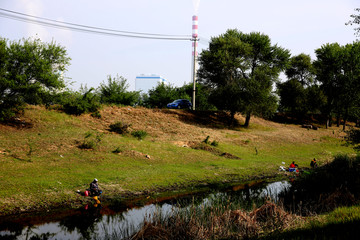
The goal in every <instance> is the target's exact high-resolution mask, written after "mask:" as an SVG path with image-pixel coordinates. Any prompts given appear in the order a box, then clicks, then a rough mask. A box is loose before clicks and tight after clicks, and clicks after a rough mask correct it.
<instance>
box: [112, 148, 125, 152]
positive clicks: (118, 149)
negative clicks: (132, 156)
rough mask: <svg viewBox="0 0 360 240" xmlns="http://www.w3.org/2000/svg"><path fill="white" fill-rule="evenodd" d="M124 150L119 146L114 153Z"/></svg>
mask: <svg viewBox="0 0 360 240" xmlns="http://www.w3.org/2000/svg"><path fill="white" fill-rule="evenodd" d="M121 152H123V150H122V149H121V148H120V147H117V148H116V149H115V150H114V151H112V153H121Z"/></svg>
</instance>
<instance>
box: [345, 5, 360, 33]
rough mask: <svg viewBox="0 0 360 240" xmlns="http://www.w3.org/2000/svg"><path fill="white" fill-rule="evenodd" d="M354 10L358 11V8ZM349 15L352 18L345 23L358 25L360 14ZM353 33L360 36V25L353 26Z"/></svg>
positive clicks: (359, 10)
mask: <svg viewBox="0 0 360 240" xmlns="http://www.w3.org/2000/svg"><path fill="white" fill-rule="evenodd" d="M355 11H357V12H360V8H355ZM350 17H351V18H352V20H350V21H348V22H347V23H345V24H346V25H350V26H352V25H354V24H356V25H360V14H358V15H356V14H351V15H350ZM354 30H355V35H356V36H358V37H360V26H359V27H355V28H354Z"/></svg>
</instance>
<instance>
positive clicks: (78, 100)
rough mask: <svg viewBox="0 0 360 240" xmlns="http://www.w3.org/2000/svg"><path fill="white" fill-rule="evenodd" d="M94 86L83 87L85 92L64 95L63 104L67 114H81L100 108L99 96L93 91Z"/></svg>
mask: <svg viewBox="0 0 360 240" xmlns="http://www.w3.org/2000/svg"><path fill="white" fill-rule="evenodd" d="M93 90H94V88H90V90H87V89H86V88H85V89H83V90H82V91H84V93H83V94H82V93H80V92H75V93H71V92H68V93H65V94H64V96H63V97H62V101H63V103H62V106H63V109H64V111H65V112H66V113H67V114H73V115H81V114H83V113H94V112H97V111H98V110H99V109H100V106H101V105H100V102H99V101H98V99H97V96H96V95H95V94H93V93H92V91H93Z"/></svg>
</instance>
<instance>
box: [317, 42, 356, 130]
mask: <svg viewBox="0 0 360 240" xmlns="http://www.w3.org/2000/svg"><path fill="white" fill-rule="evenodd" d="M315 53H316V56H317V60H316V61H315V62H314V65H315V67H316V69H317V71H316V77H317V79H318V81H319V82H320V83H321V89H322V90H323V92H324V94H325V96H326V105H325V108H324V109H323V112H324V113H325V114H326V116H327V123H326V126H327V127H328V126H329V125H330V123H331V119H332V117H333V116H334V115H336V116H337V117H338V119H340V117H342V118H343V119H344V128H345V123H346V120H347V119H348V117H349V116H351V115H354V114H355V115H356V114H357V112H359V110H358V108H359V106H360V105H359V101H360V100H359V99H360V42H354V43H352V44H347V45H345V46H340V45H339V44H338V43H333V44H325V45H323V46H322V47H321V48H319V49H316V50H315Z"/></svg>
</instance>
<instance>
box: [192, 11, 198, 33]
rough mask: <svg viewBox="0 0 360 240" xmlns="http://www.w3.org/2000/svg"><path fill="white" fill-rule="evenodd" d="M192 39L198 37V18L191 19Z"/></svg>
mask: <svg viewBox="0 0 360 240" xmlns="http://www.w3.org/2000/svg"><path fill="white" fill-rule="evenodd" d="M192 21H193V24H192V37H193V38H197V37H198V16H193V17H192Z"/></svg>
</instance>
